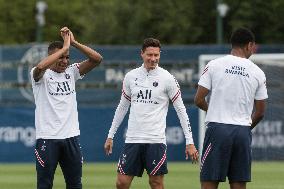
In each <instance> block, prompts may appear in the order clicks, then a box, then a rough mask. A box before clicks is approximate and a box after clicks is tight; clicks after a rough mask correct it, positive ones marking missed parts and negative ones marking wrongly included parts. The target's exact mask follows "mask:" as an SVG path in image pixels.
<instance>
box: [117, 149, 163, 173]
mask: <svg viewBox="0 0 284 189" xmlns="http://www.w3.org/2000/svg"><path fill="white" fill-rule="evenodd" d="M166 151H167V146H166V145H165V144H162V143H158V144H145V143H126V144H125V145H124V147H123V150H122V152H121V154H120V157H119V161H118V168H117V172H119V173H120V174H123V175H131V176H138V177H141V176H142V175H143V172H144V169H146V171H147V174H148V175H164V174H167V173H168V169H167V155H166Z"/></svg>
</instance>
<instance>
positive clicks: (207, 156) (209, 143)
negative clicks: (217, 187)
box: [200, 123, 235, 182]
mask: <svg viewBox="0 0 284 189" xmlns="http://www.w3.org/2000/svg"><path fill="white" fill-rule="evenodd" d="M234 131H235V127H234V126H232V125H226V124H219V123H209V125H208V128H207V130H206V134H205V139H204V145H203V152H202V156H201V163H200V169H201V171H200V180H201V181H214V182H224V181H226V176H227V171H228V169H229V163H230V157H231V151H232V146H233V135H234Z"/></svg>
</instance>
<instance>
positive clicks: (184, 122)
mask: <svg viewBox="0 0 284 189" xmlns="http://www.w3.org/2000/svg"><path fill="white" fill-rule="evenodd" d="M173 105H174V108H175V110H176V112H177V115H178V118H179V120H180V124H181V127H182V129H183V133H184V136H185V140H186V144H187V145H188V144H194V142H193V138H192V132H191V126H190V122H189V118H188V115H187V113H186V108H185V106H184V104H183V101H182V99H181V97H179V98H178V99H177V100H176V101H175V102H174V103H173Z"/></svg>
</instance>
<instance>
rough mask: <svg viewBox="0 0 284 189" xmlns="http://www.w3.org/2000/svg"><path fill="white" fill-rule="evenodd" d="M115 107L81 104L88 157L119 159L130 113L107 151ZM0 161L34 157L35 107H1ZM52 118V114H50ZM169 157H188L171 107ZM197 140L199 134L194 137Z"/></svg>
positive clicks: (194, 122) (194, 112)
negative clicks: (107, 141)
mask: <svg viewBox="0 0 284 189" xmlns="http://www.w3.org/2000/svg"><path fill="white" fill-rule="evenodd" d="M114 111H115V108H114V107H110V108H79V120H80V130H81V136H80V143H81V146H82V151H83V156H84V160H85V161H117V160H118V157H119V153H120V151H121V149H122V147H123V145H124V134H125V132H126V129H127V127H126V125H127V120H128V115H127V116H126V117H125V119H124V121H123V123H122V124H121V126H120V128H119V130H118V132H117V133H116V135H115V138H114V148H113V154H112V155H111V156H106V155H105V154H104V149H103V146H104V142H105V139H106V137H107V134H108V130H109V127H110V125H111V122H112V118H113V115H114ZM0 113H1V114H0V120H1V121H0V154H1V155H0V162H32V161H34V159H35V157H34V144H35V128H34V108H32V107H31V108H2V109H0ZM188 113H189V115H190V120H191V124H192V130H193V132H194V136H198V135H197V132H198V120H197V109H191V108H190V109H188ZM51 119H52V118H51ZM167 124H168V127H167V130H166V135H167V145H168V151H167V153H168V160H169V161H171V160H172V161H182V160H185V154H184V150H185V139H184V135H183V131H182V128H181V127H180V124H179V120H178V117H177V114H176V112H175V110H174V109H173V108H170V109H169V112H168V117H167ZM194 140H195V141H198V140H197V138H194Z"/></svg>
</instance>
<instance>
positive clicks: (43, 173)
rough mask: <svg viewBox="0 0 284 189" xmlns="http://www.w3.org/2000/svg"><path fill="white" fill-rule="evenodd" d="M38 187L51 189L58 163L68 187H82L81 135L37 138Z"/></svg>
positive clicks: (76, 188) (71, 188) (73, 188)
mask: <svg viewBox="0 0 284 189" xmlns="http://www.w3.org/2000/svg"><path fill="white" fill-rule="evenodd" d="M35 156H36V170H37V188H38V189H51V188H52V186H53V178H54V173H55V170H56V167H57V164H59V165H60V167H61V169H62V172H63V175H64V178H65V182H66V188H68V189H81V188H82V182H81V178H82V163H83V158H82V153H81V147H80V143H79V137H78V136H76V137H71V138H67V139H37V140H36V147H35Z"/></svg>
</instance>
